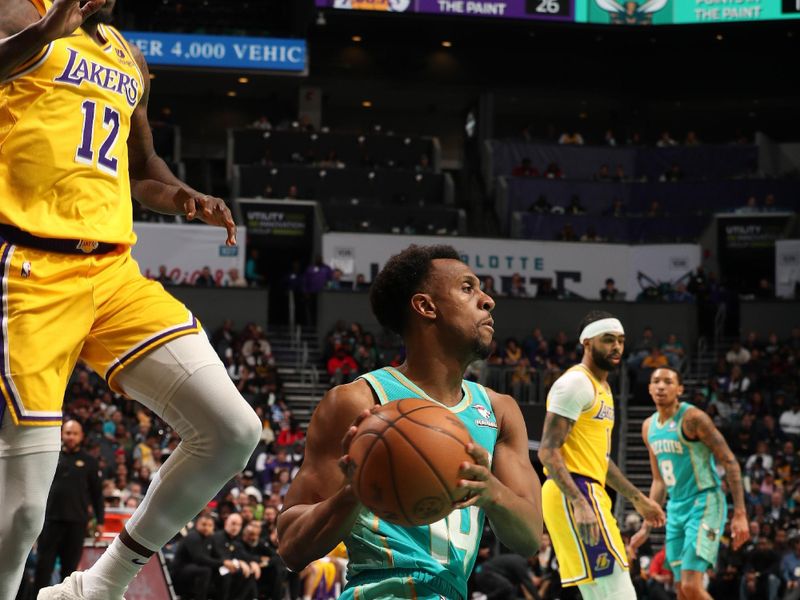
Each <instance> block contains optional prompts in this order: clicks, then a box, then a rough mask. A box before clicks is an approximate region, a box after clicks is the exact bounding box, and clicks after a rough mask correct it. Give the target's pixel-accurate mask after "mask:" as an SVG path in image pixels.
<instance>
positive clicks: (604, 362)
mask: <svg viewBox="0 0 800 600" xmlns="http://www.w3.org/2000/svg"><path fill="white" fill-rule="evenodd" d="M592 362H593V363H594V364H595V365H597V366H598V367H599V368H600V369H602V370H603V371H609V372H610V371H613V370H614V369H615V368H616V365H615V364H614V363H612V362H611V361H610V360H608V359H607V358H606V357H605V355H604V354H603V353H602V352H600V350H598V349H597V348H595V347H594V346H592Z"/></svg>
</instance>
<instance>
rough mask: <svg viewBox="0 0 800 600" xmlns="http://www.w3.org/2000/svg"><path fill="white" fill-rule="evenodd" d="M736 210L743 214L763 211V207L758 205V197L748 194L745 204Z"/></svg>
mask: <svg viewBox="0 0 800 600" xmlns="http://www.w3.org/2000/svg"><path fill="white" fill-rule="evenodd" d="M734 212H736V213H737V214H742V215H744V214H751V213H757V212H761V208H759V206H758V198H756V197H755V196H748V198H747V202H745V204H744V206H740V207H739V208H737V209H736V210H735V211H734Z"/></svg>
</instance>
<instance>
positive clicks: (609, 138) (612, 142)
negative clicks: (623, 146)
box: [603, 129, 617, 148]
mask: <svg viewBox="0 0 800 600" xmlns="http://www.w3.org/2000/svg"><path fill="white" fill-rule="evenodd" d="M603 143H604V144H605V145H606V146H610V147H612V148H616V146H617V138H616V136H615V135H614V130H613V129H607V130H606V132H605V134H604V135H603Z"/></svg>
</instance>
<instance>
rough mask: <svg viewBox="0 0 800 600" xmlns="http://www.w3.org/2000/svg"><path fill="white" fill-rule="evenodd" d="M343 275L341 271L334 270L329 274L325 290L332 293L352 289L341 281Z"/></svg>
mask: <svg viewBox="0 0 800 600" xmlns="http://www.w3.org/2000/svg"><path fill="white" fill-rule="evenodd" d="M342 277H344V273H343V272H342V270H341V269H334V270H333V272H332V273H331V278H330V279H329V280H328V282H327V283H326V284H325V288H326V289H328V290H333V291H344V290H345V289H347V288H352V285H351V284H349V283H346V282H344V281H342Z"/></svg>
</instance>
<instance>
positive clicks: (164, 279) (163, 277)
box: [156, 265, 175, 285]
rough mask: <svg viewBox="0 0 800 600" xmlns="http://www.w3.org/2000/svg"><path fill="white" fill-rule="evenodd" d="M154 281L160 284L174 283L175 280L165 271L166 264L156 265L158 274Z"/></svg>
mask: <svg viewBox="0 0 800 600" xmlns="http://www.w3.org/2000/svg"><path fill="white" fill-rule="evenodd" d="M156 281H158V282H159V283H160V284H161V285H175V280H174V279H172V277H171V276H170V274H169V273H167V267H166V265H159V266H158V276H157V277H156Z"/></svg>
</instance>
